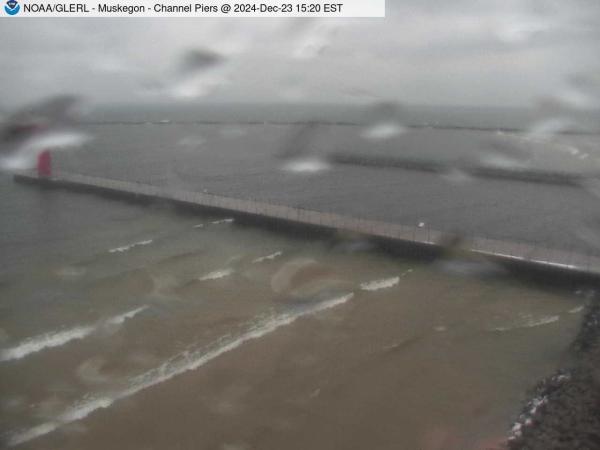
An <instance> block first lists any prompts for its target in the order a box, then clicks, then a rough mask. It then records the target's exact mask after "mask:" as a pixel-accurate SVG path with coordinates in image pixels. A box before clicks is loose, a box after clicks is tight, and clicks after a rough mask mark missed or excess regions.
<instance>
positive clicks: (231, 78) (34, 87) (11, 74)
mask: <svg viewBox="0 0 600 450" xmlns="http://www.w3.org/2000/svg"><path fill="white" fill-rule="evenodd" d="M387 3H388V4H387V17H386V18H385V19H321V20H319V19H60V20H56V19H27V20H24V19H16V20H15V19H11V18H2V19H0V39H1V41H2V46H0V58H1V61H2V66H1V67H2V70H1V71H0V86H1V87H0V105H4V106H5V107H6V106H8V107H11V106H13V105H15V104H21V103H24V102H27V101H35V100H37V99H40V98H43V97H47V96H49V95H52V94H55V93H80V94H83V95H84V96H85V97H86V98H88V99H90V100H92V101H97V102H112V101H139V100H145V101H163V100H171V99H180V100H182V101H187V100H190V99H191V100H194V99H207V100H211V101H212V100H217V101H218V100H227V101H231V100H234V101H235V100H240V101H254V100H258V101H290V102H296V101H297V102H303V101H328V102H372V101H377V100H385V101H398V102H406V103H424V104H460V105H503V106H506V105H533V104H534V103H535V102H538V101H540V99H544V98H547V97H552V96H559V97H563V98H567V99H569V100H573V101H575V102H577V101H580V100H582V101H583V102H584V103H585V100H586V99H585V98H583V99H581V98H580V97H581V92H579V91H578V86H577V85H573V83H570V81H569V80H572V79H573V77H576V76H578V77H580V78H581V77H583V78H585V79H592V80H593V83H596V84H595V86H596V87H598V78H597V74H598V73H600V65H599V64H598V62H597V61H596V60H597V59H598V55H599V54H600V7H599V5H598V2H597V1H585V0H575V1H573V0H570V1H568V2H565V1H525V0H518V1H517V0H497V1H496V0H489V1H485V2H481V1H476V0H457V1H452V2H449V1H442V0H437V1H425V0H410V1H398V0H394V1H393V0H388V1H387ZM190 50H200V51H206V50H210V51H213V52H218V53H219V54H221V55H223V57H224V59H223V63H222V64H219V65H217V66H215V67H212V68H209V69H208V70H204V71H200V70H199V71H197V72H191V73H182V72H181V71H180V70H178V67H179V65H180V61H181V58H182V56H183V55H185V54H186V52H188V51H190ZM578 96H579V97H578Z"/></svg>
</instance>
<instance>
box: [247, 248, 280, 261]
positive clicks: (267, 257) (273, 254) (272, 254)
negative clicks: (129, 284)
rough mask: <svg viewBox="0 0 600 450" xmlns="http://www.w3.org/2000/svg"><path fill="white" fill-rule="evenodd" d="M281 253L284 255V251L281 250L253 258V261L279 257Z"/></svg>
mask: <svg viewBox="0 0 600 450" xmlns="http://www.w3.org/2000/svg"><path fill="white" fill-rule="evenodd" d="M281 255H283V252H281V251H279V252H275V253H271V254H270V255H266V256H261V257H260V258H256V259H253V260H252V262H253V263H255V264H256V263H261V262H265V261H270V260H273V259H275V258H279V257H280V256H281Z"/></svg>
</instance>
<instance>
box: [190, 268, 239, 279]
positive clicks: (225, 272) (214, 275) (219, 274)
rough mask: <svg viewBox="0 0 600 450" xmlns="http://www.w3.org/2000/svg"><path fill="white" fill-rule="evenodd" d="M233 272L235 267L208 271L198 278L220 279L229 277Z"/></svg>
mask: <svg viewBox="0 0 600 450" xmlns="http://www.w3.org/2000/svg"><path fill="white" fill-rule="evenodd" d="M232 273H233V269H222V270H215V271H214V272H210V273H207V274H206V275H203V276H201V277H200V278H198V280H200V281H208V280H218V279H219V278H225V277H228V276H229V275H231V274H232Z"/></svg>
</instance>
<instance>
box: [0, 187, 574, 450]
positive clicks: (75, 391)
mask: <svg viewBox="0 0 600 450" xmlns="http://www.w3.org/2000/svg"><path fill="white" fill-rule="evenodd" d="M27 195H38V194H36V193H35V192H34V191H31V192H29V193H28V194H27ZM51 195H52V196H54V197H53V201H57V202H58V201H60V202H63V203H64V204H68V205H72V209H74V210H76V211H78V215H84V216H85V215H87V219H86V220H89V221H91V222H93V223H94V224H95V226H91V225H90V226H86V225H85V223H84V224H81V223H80V224H79V225H78V227H74V228H73V229H72V230H71V229H70V228H69V226H68V225H65V227H66V231H65V232H64V236H63V237H62V241H61V245H60V246H59V247H60V248H61V249H63V250H61V251H60V252H53V251H50V250H49V251H48V254H47V255H46V257H45V258H43V260H40V261H37V262H35V263H34V264H31V265H30V267H28V269H27V270H19V271H14V272H13V273H8V274H6V275H5V276H4V278H3V280H2V285H1V286H0V292H1V298H2V305H1V306H2V311H3V314H2V319H1V320H2V324H1V325H0V326H1V327H2V330H3V332H2V342H1V348H2V353H1V359H2V361H0V376H1V377H2V386H1V391H0V402H1V403H0V407H1V408H2V419H1V420H2V429H3V430H4V432H5V433H4V439H5V442H6V444H7V445H9V446H17V447H18V448H31V449H55V448H61V449H83V448H85V449H106V448H123V449H165V448H170V449H175V448H180V449H192V448H194V449H197V448H206V449H220V450H249V449H261V450H264V449H283V448H285V449H307V448H314V449H329V448H344V449H353V448H356V449H359V448H360V449H362V448H380V449H381V448H390V449H398V448H400V449H423V450H434V449H478V448H485V445H486V444H484V443H485V442H492V441H494V440H496V439H498V438H499V437H502V436H503V435H504V434H505V432H506V430H507V429H508V428H509V427H510V424H511V420H512V419H513V418H514V416H515V415H516V413H517V411H518V406H519V402H520V401H521V400H522V399H523V398H524V396H525V393H526V390H527V389H528V388H529V387H531V386H532V385H533V384H534V383H535V381H536V380H537V379H539V378H540V377H543V376H545V375H547V374H550V373H551V372H552V371H553V370H554V369H555V368H556V367H557V365H558V364H559V362H560V360H561V358H562V357H563V355H564V352H565V349H566V348H567V346H568V344H569V343H570V341H571V340H572V338H573V336H574V335H575V333H576V330H577V327H578V324H579V319H580V317H579V316H580V312H579V310H578V307H579V306H580V305H581V304H582V302H583V300H582V299H581V298H579V297H578V296H577V295H575V294H573V295H565V294H564V293H552V292H548V291H542V290H539V289H535V288H534V287H532V286H526V285H523V284H519V283H517V282H514V281H510V280H509V279H507V278H505V277H502V276H500V275H496V276H491V275H490V276H487V277H483V278H481V277H480V278H478V277H474V276H464V275H462V276H460V275H456V274H451V273H447V272H445V271H444V270H442V268H441V267H447V266H428V265H424V264H422V263H419V262H415V261H410V260H402V259H399V258H392V257H390V256H386V255H382V254H379V253H376V252H374V251H373V250H372V249H370V248H369V247H368V245H366V244H365V243H364V242H360V241H347V240H340V241H336V242H329V241H327V242H326V241H320V240H315V239H312V240H309V239H304V238H302V237H293V236H285V235H280V234H275V233H272V232H268V231H262V230H258V229H254V228H248V227H245V226H241V225H238V224H236V223H235V222H231V221H223V220H222V219H223V218H213V217H206V216H191V215H182V214H180V213H177V212H176V211H173V210H171V209H168V208H164V209H160V208H159V209H156V208H144V207H140V206H135V205H127V204H122V203H118V202H112V201H109V200H102V199H98V198H94V197H83V196H77V195H74V194H69V193H65V192H55V193H53V194H51ZM83 198H85V200H82V199H83ZM79 202H83V203H81V204H80V203H79ZM73 205H76V207H75V206H73ZM47 214H49V215H50V216H48V217H47V219H48V220H49V221H50V223H52V214H53V213H52V212H47ZM78 220H79V221H82V220H84V219H78ZM82 228H83V229H85V233H84V234H82V231H81V230H82ZM87 242H93V245H92V244H91V245H87V244H86V243H87ZM64 249H67V250H64Z"/></svg>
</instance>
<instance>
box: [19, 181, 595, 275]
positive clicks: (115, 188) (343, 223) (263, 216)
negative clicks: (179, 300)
mask: <svg viewBox="0 0 600 450" xmlns="http://www.w3.org/2000/svg"><path fill="white" fill-rule="evenodd" d="M14 179H15V181H17V182H22V183H33V184H38V185H41V186H46V187H62V188H70V189H74V190H85V191H91V192H97V193H103V194H110V195H115V196H122V197H129V198H135V199H139V200H156V201H168V202H173V203H177V204H179V205H183V206H189V207H194V208H197V209H206V210H211V211H213V212H221V213H223V214H227V215H230V216H236V217H240V218H242V217H244V218H252V219H253V220H254V221H255V222H258V223H260V222H261V221H264V222H265V223H278V224H279V225H281V226H296V227H309V228H313V229H314V228H317V229H322V230H334V231H340V232H347V233H356V234H360V235H364V236H366V237H369V238H372V239H374V240H378V241H381V242H383V243H385V244H387V245H394V244H396V245H399V246H403V247H404V248H409V247H412V248H414V249H416V250H421V251H423V252H425V253H427V252H429V253H435V252H442V251H444V248H445V244H447V243H448V242H451V241H452V239H453V236H452V235H451V234H448V233H444V232H441V231H439V230H434V229H431V228H428V227H427V226H422V227H419V226H412V225H410V226H407V225H401V224H397V223H387V222H381V221H374V220H366V219H361V218H355V217H349V216H344V215H339V214H332V213H327V212H320V211H311V210H306V209H301V208H293V207H289V206H285V205H277V204H270V203H263V202H257V201H252V200H245V199H236V198H230V197H223V196H219V195H213V194H208V193H202V192H191V191H182V190H177V189H172V188H165V187H160V186H154V185H149V184H143V183H137V182H130V181H121V180H113V179H107V178H99V177H92V176H87V175H79V174H72V173H57V174H54V175H52V176H44V175H40V174H38V173H36V172H24V173H19V174H16V175H15V176H14ZM461 248H462V249H464V250H465V251H466V252H469V253H471V254H474V255H479V256H486V257H490V258H493V259H496V260H498V261H499V262H502V263H505V264H508V265H512V266H519V265H522V266H523V267H526V268H533V269H543V270H556V271H560V272H563V273H564V272H569V273H571V274H574V275H583V276H591V277H593V278H596V277H598V276H600V258H599V257H596V256H593V255H590V254H582V253H580V252H565V251H562V250H556V249H551V248H547V247H541V246H538V245H534V244H530V243H525V242H514V241H506V240H497V239H487V238H478V237H471V238H468V237H467V238H464V240H463V241H462V242H461Z"/></svg>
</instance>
